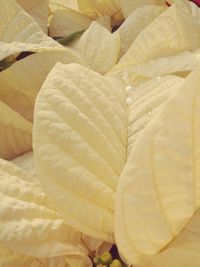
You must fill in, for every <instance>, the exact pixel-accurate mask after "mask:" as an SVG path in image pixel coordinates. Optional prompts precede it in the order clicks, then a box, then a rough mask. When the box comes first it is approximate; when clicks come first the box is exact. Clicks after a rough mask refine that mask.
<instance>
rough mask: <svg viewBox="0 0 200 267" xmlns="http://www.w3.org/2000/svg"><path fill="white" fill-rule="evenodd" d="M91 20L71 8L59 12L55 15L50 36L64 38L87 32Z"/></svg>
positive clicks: (50, 28)
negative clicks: (79, 32) (82, 31)
mask: <svg viewBox="0 0 200 267" xmlns="http://www.w3.org/2000/svg"><path fill="white" fill-rule="evenodd" d="M90 23H91V19H90V18H88V17H87V16H85V15H83V14H81V13H79V12H77V11H75V10H71V9H69V8H65V10H57V11H55V13H54V14H53V17H52V20H51V23H50V27H49V34H50V36H53V37H54V36H55V37H62V36H68V35H71V34H72V33H75V32H78V31H81V30H85V29H87V28H88V27H89V25H90Z"/></svg>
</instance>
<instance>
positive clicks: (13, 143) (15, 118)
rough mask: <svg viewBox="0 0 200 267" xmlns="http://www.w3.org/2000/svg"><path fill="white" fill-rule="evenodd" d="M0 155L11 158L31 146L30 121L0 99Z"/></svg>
mask: <svg viewBox="0 0 200 267" xmlns="http://www.w3.org/2000/svg"><path fill="white" fill-rule="evenodd" d="M0 114H1V116H0V157H1V158H4V159H12V158H15V157H16V156H18V155H21V154H23V153H24V152H28V151H30V150H31V148H32V137H31V136H32V123H30V122H29V121H27V120H26V119H24V118H23V117H21V116H20V115H19V114H18V113H17V112H15V111H14V110H12V109H11V108H10V107H9V106H7V105H6V104H4V103H3V102H1V101H0Z"/></svg>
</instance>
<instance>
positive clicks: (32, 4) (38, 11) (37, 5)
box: [17, 0, 48, 33]
mask: <svg viewBox="0 0 200 267" xmlns="http://www.w3.org/2000/svg"><path fill="white" fill-rule="evenodd" d="M17 3H18V4H19V5H20V6H21V7H22V8H23V9H24V10H25V11H26V12H27V13H28V14H29V15H30V16H31V17H33V19H34V20H36V21H37V23H38V24H39V25H40V27H41V28H42V29H43V31H44V32H45V33H47V22H48V0H31V1H27V0H17Z"/></svg>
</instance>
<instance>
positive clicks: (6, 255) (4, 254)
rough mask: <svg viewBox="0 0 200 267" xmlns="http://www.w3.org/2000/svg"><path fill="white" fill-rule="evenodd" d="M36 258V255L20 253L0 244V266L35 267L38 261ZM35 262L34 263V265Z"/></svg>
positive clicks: (38, 266) (41, 266)
mask: <svg viewBox="0 0 200 267" xmlns="http://www.w3.org/2000/svg"><path fill="white" fill-rule="evenodd" d="M36 261H37V260H36V259H35V258H34V257H28V256H24V255H22V254H18V253H16V252H13V251H11V250H9V249H6V248H4V247H2V246H0V266H1V267H27V266H30V267H34V266H33V265H34V264H35V263H36ZM32 264H33V265H32ZM35 267H44V266H43V265H40V264H39V261H38V265H35Z"/></svg>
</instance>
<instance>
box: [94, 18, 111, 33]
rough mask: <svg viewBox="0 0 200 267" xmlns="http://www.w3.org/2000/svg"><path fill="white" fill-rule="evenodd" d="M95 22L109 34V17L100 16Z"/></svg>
mask: <svg viewBox="0 0 200 267" xmlns="http://www.w3.org/2000/svg"><path fill="white" fill-rule="evenodd" d="M96 22H97V23H99V24H100V25H101V26H103V27H104V28H106V29H108V30H109V32H111V18H110V17H109V16H100V17H98V18H97V19H96Z"/></svg>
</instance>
